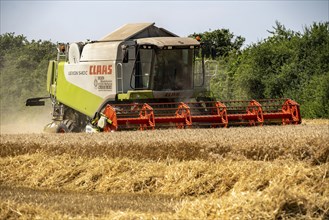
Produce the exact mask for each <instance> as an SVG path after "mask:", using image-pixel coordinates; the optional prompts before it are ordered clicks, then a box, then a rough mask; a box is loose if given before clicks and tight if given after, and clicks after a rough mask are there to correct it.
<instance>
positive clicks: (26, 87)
mask: <svg viewBox="0 0 329 220" xmlns="http://www.w3.org/2000/svg"><path fill="white" fill-rule="evenodd" d="M55 56H56V47H55V45H54V44H53V43H51V42H50V41H41V40H39V41H34V40H32V41H31V42H29V41H28V40H27V39H26V37H25V36H23V35H17V36H16V35H14V33H5V34H3V35H0V61H1V62H0V72H1V78H0V87H1V97H0V101H1V102H0V103H1V115H2V116H4V115H6V113H7V112H11V111H12V110H13V109H14V110H15V111H17V110H20V109H22V108H23V107H24V105H25V100H26V99H27V98H31V97H37V96H44V95H45V94H46V71H47V66H48V60H50V59H53V58H54V57H55Z"/></svg>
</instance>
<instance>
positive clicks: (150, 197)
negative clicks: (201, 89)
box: [0, 120, 329, 219]
mask: <svg viewBox="0 0 329 220" xmlns="http://www.w3.org/2000/svg"><path fill="white" fill-rule="evenodd" d="M0 138H1V139H0V140H1V143H0V167H1V171H0V192H1V193H0V219H289V218H291V219H329V122H328V120H318V121H314V120H309V121H307V120H306V121H305V122H303V124H302V125H298V126H264V127H236V128H228V129H223V128H222V129H182V130H175V129H172V130H171V129H169V130H155V131H142V132H140V131H123V132H115V133H107V134H104V133H103V134H84V133H83V134H42V133H39V134H1V137H0Z"/></svg>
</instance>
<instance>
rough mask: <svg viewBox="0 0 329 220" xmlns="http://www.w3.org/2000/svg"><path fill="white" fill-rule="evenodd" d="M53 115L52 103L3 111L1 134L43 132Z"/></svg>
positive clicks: (0, 123) (0, 125) (0, 124)
mask: <svg viewBox="0 0 329 220" xmlns="http://www.w3.org/2000/svg"><path fill="white" fill-rule="evenodd" d="M51 117H52V116H51V106H50V105H46V106H33V107H24V108H23V109H22V110H20V111H17V110H12V111H6V112H1V121H0V134H29V133H43V129H44V127H45V126H46V125H47V124H49V123H50V122H51Z"/></svg>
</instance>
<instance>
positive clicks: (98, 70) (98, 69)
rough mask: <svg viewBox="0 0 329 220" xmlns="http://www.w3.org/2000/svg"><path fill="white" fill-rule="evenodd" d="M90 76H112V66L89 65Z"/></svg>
mask: <svg viewBox="0 0 329 220" xmlns="http://www.w3.org/2000/svg"><path fill="white" fill-rule="evenodd" d="M89 74H90V75H109V74H112V65H91V66H90V67H89Z"/></svg>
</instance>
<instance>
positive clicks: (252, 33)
mask: <svg viewBox="0 0 329 220" xmlns="http://www.w3.org/2000/svg"><path fill="white" fill-rule="evenodd" d="M0 6H1V11H0V19H1V22H0V24H1V26H0V33H1V34H4V33H8V32H14V33H15V34H17V35H19V34H23V35H24V36H26V37H27V39H28V40H32V39H34V40H39V39H41V40H50V41H52V42H54V43H56V42H68V43H70V42H76V41H85V40H87V39H90V40H98V39H101V38H102V37H103V36H105V35H107V34H108V33H110V32H112V31H114V30H115V29H117V28H119V27H120V26H122V25H124V24H126V23H140V22H155V25H156V26H158V27H162V28H165V29H167V30H169V31H171V32H173V33H175V34H177V35H179V36H182V37H184V36H188V35H189V34H193V33H202V32H205V31H212V30H216V29H221V28H226V29H229V30H230V31H231V32H233V34H234V35H236V36H238V35H240V36H242V37H245V38H246V41H245V45H248V44H251V43H256V42H258V41H261V40H263V39H265V38H267V37H268V36H269V35H270V34H269V33H268V30H273V26H275V22H276V21H279V22H280V23H281V24H283V25H284V26H285V27H286V28H287V29H291V30H294V31H299V32H303V29H304V28H305V27H307V26H310V25H312V24H313V22H326V21H329V0H321V1H318V0H310V1H308V0H302V1H300V0H293V1H283V0H277V1H269V0H268V1H260V0H254V1H247V0H243V1H242V0H240V1H238V0H233V1H219V0H218V1H215V0H212V1H203V0H198V1H196V0H195V1H173V0H171V1H164V0H158V1H137V0H135V1H105V0H104V1H47V0H44V1H25V0H21V1H15V0H10V1H6V0H5V1H4V0H1V5H0Z"/></svg>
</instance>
